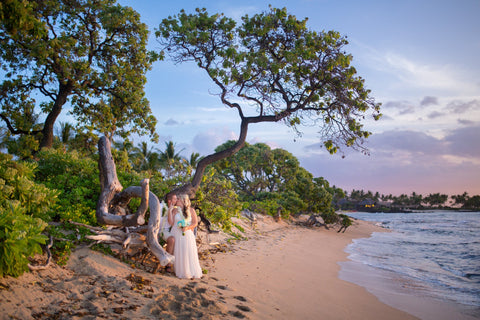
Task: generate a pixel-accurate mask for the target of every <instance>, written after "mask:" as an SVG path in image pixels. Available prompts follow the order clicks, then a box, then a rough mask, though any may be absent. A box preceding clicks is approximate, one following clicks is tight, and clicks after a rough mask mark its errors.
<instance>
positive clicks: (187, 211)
mask: <svg viewBox="0 0 480 320" xmlns="http://www.w3.org/2000/svg"><path fill="white" fill-rule="evenodd" d="M177 197H178V198H179V199H181V200H182V202H183V205H184V206H185V207H184V208H183V211H184V212H182V214H183V217H184V218H185V220H190V219H192V217H191V213H190V207H191V206H192V203H191V202H190V198H189V197H188V194H186V193H184V194H180V195H178V196H177Z"/></svg>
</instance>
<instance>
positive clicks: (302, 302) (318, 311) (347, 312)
mask: <svg viewBox="0 0 480 320" xmlns="http://www.w3.org/2000/svg"><path fill="white" fill-rule="evenodd" d="M383 230H384V229H383ZM374 231H382V228H380V227H378V226H374V225H373V224H371V223H369V222H365V221H361V220H355V222H354V225H353V226H351V227H349V228H348V229H347V231H346V232H345V233H337V232H336V229H335V230H334V229H330V230H326V229H324V228H315V229H309V228H305V227H297V226H292V225H289V226H288V232H284V231H283V230H281V229H277V230H274V231H270V232H269V234H268V235H259V236H257V237H256V238H255V239H249V240H248V244H243V243H242V242H240V243H239V244H237V246H238V247H239V248H238V251H237V252H233V253H225V254H220V257H219V259H217V260H218V261H217V262H216V263H215V267H214V270H213V271H212V276H214V277H216V278H218V279H219V280H222V281H225V282H227V283H229V286H230V288H231V290H233V291H234V292H237V293H240V294H242V295H244V296H247V297H254V299H253V301H252V307H253V308H254V309H255V312H254V313H252V314H249V317H250V318H251V319H292V318H301V319H374V318H376V317H378V315H379V314H381V315H382V317H384V318H386V319H417V318H416V317H414V316H412V315H410V314H408V313H407V312H404V311H402V310H398V309H396V308H393V307H391V306H389V305H387V304H385V303H382V302H380V301H379V299H378V298H377V297H376V296H374V295H373V294H371V293H369V292H367V290H366V289H365V288H363V287H361V286H359V285H356V284H353V283H351V282H347V281H344V280H341V279H340V278H339V276H338V273H339V271H340V265H339V264H338V262H340V261H347V260H348V259H347V256H348V254H347V253H346V252H345V251H344V249H345V248H346V246H347V245H348V244H349V243H351V241H352V239H356V238H365V237H369V236H370V235H371V233H372V232H374ZM384 231H386V230H384Z"/></svg>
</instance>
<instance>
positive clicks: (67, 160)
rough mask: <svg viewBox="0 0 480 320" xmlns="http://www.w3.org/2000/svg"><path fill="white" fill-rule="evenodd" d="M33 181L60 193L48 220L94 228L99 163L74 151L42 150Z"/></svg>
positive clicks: (98, 185) (38, 155) (98, 189)
mask: <svg viewBox="0 0 480 320" xmlns="http://www.w3.org/2000/svg"><path fill="white" fill-rule="evenodd" d="M37 157H38V168H37V172H36V175H35V179H36V181H38V182H41V183H44V184H45V185H46V186H47V187H48V188H50V189H55V190H58V191H59V196H58V199H59V201H58V203H57V206H56V207H55V210H54V211H53V212H51V213H50V214H51V216H50V217H49V221H50V220H54V221H61V220H72V221H76V222H81V223H87V224H91V225H96V216H95V210H96V206H97V200H98V196H99V195H100V179H99V173H98V163H97V162H96V161H95V160H93V159H92V158H89V157H83V156H80V155H79V154H78V153H77V152H76V151H69V152H65V151H64V150H62V149H56V150H55V149H49V150H42V151H41V152H39V153H38V154H37Z"/></svg>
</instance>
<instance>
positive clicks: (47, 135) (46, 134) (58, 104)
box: [39, 81, 73, 150]
mask: <svg viewBox="0 0 480 320" xmlns="http://www.w3.org/2000/svg"><path fill="white" fill-rule="evenodd" d="M72 90H73V85H72V83H71V81H68V82H67V83H66V84H62V83H60V85H59V90H58V95H57V98H56V99H55V102H54V104H53V107H52V110H51V111H50V113H49V114H48V116H47V118H46V119H45V123H44V124H43V129H42V140H41V141H40V146H39V149H40V150H41V149H42V148H51V147H52V146H53V127H54V125H55V121H56V120H57V118H58V116H59V115H60V113H61V112H62V107H63V105H64V104H65V103H66V102H67V98H68V96H69V95H70V93H71V92H72Z"/></svg>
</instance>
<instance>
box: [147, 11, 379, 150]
mask: <svg viewBox="0 0 480 320" xmlns="http://www.w3.org/2000/svg"><path fill="white" fill-rule="evenodd" d="M206 26H208V28H206ZM234 26H235V23H234V22H233V20H231V19H228V18H225V17H223V15H218V14H215V15H208V13H207V12H206V10H205V9H197V10H196V13H194V14H186V13H185V11H181V13H180V14H179V15H178V16H174V17H169V18H168V19H165V20H164V21H163V22H162V24H160V26H159V29H158V31H157V33H156V36H157V39H158V41H159V42H160V43H161V44H162V45H163V48H162V50H165V51H167V52H169V55H170V57H171V59H172V60H173V61H175V62H177V63H181V62H186V61H195V62H196V63H197V65H198V66H199V67H200V68H201V69H204V70H205V71H206V72H207V74H208V75H209V76H210V78H211V79H212V81H213V82H214V83H215V84H217V85H218V86H219V88H220V90H221V94H220V97H221V99H222V102H223V103H224V104H226V105H227V106H230V107H235V108H240V109H241V112H240V115H241V117H242V118H245V117H243V115H244V114H254V115H255V114H256V115H255V116H251V117H250V118H249V119H251V122H254V123H258V122H262V121H280V120H286V121H285V123H286V124H287V125H289V126H291V127H292V128H293V129H294V130H295V131H296V132H297V133H298V134H301V132H300V131H299V130H300V129H299V127H300V124H302V125H316V126H317V127H318V128H319V133H320V135H321V139H322V140H323V142H324V145H325V147H326V148H327V150H328V151H329V152H331V153H335V152H337V151H338V150H339V149H340V147H341V146H343V145H345V146H347V147H353V148H357V149H360V150H364V147H363V146H362V142H363V139H364V138H366V137H367V136H368V133H367V132H366V131H363V128H362V126H361V125H358V124H357V123H360V122H361V121H362V120H363V119H364V117H365V113H371V114H372V116H373V118H374V119H375V120H377V119H378V118H379V117H380V112H379V110H380V105H379V104H376V103H375V102H374V100H373V99H372V98H371V97H370V96H369V94H370V91H369V90H367V89H365V88H364V86H363V83H364V81H363V79H362V78H360V77H358V76H357V75H356V69H355V68H354V67H353V66H351V65H350V64H351V62H352V59H353V58H352V56H351V55H350V54H347V53H346V52H345V51H344V47H345V46H346V45H347V44H348V41H347V40H346V37H343V36H342V35H340V33H338V32H337V31H333V30H331V31H321V32H318V31H312V30H310V29H308V27H307V19H303V20H299V19H297V18H296V17H295V16H293V15H290V14H288V12H287V9H286V8H282V9H278V8H273V7H270V9H269V11H267V12H262V13H258V14H255V15H253V16H248V15H245V16H244V17H242V23H241V25H239V26H238V27H237V28H236V29H234ZM207 34H208V37H207ZM239 99H242V100H243V103H241V102H239ZM247 109H251V110H247ZM300 119H301V121H300ZM352 123H353V124H354V125H352Z"/></svg>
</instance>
